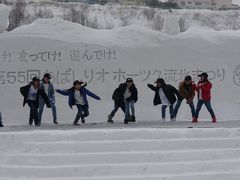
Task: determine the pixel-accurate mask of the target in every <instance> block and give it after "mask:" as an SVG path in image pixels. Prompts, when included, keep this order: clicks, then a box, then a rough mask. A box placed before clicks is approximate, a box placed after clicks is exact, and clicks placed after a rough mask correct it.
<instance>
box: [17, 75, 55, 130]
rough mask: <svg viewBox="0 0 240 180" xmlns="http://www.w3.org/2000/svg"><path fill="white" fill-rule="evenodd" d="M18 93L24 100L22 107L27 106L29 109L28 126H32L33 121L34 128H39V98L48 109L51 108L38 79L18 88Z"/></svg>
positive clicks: (35, 78)
mask: <svg viewBox="0 0 240 180" xmlns="http://www.w3.org/2000/svg"><path fill="white" fill-rule="evenodd" d="M20 93H21V94H22V96H23V98H24V100H23V106H25V105H26V104H28V106H29V107H30V116H29V125H32V124H33V121H34V123H35V126H40V122H39V119H38V108H39V99H40V97H41V98H42V99H43V100H44V102H45V103H46V105H47V107H48V108H50V107H51V105H50V101H49V99H48V96H47V94H46V93H45V92H44V91H43V90H42V89H41V88H40V79H39V78H38V77H34V78H33V79H32V81H31V82H30V83H29V84H28V85H26V86H23V87H21V88H20Z"/></svg>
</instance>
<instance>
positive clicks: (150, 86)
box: [147, 84, 157, 92]
mask: <svg viewBox="0 0 240 180" xmlns="http://www.w3.org/2000/svg"><path fill="white" fill-rule="evenodd" d="M147 86H148V87H149V88H150V89H151V90H153V91H155V92H156V91H157V88H156V87H155V86H154V85H152V84H148V85H147Z"/></svg>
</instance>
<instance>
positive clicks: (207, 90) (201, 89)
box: [192, 73, 217, 123]
mask: <svg viewBox="0 0 240 180" xmlns="http://www.w3.org/2000/svg"><path fill="white" fill-rule="evenodd" d="M198 77H200V81H199V82H198V84H197V87H196V91H197V94H198V103H197V108H196V113H195V117H194V118H193V121H192V122H193V123H197V122H198V115H199V112H200V110H201V108H202V105H203V104H205V106H206V108H207V110H208V111H209V113H210V114H211V116H212V122H213V123H215V122H217V121H216V116H215V114H214V111H213V109H212V106H211V89H212V84H211V83H210V82H209V80H208V74H207V73H202V74H200V75H199V76H198Z"/></svg>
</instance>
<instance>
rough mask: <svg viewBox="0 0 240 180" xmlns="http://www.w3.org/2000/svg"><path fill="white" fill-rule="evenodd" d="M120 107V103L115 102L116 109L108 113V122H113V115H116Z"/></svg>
mask: <svg viewBox="0 0 240 180" xmlns="http://www.w3.org/2000/svg"><path fill="white" fill-rule="evenodd" d="M118 109H119V105H118V104H117V103H116V102H114V109H113V110H112V112H111V113H110V114H109V115H108V122H110V123H113V120H112V119H113V117H114V116H115V114H116V112H117V111H118Z"/></svg>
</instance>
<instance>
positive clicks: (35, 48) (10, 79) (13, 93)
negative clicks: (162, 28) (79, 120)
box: [0, 19, 240, 124]
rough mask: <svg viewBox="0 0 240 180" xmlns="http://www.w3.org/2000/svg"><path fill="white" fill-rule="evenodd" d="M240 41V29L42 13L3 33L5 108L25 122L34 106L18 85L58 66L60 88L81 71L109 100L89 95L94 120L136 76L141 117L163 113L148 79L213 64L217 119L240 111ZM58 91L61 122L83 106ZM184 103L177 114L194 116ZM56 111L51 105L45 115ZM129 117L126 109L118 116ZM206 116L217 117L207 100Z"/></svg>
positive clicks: (171, 79) (11, 120) (0, 102)
mask: <svg viewBox="0 0 240 180" xmlns="http://www.w3.org/2000/svg"><path fill="white" fill-rule="evenodd" d="M239 47H240V31H219V32H218V31H215V30H213V29H211V28H204V27H199V26H198V25H196V26H192V27H191V28H189V29H188V30H187V31H186V32H184V33H180V34H177V35H171V36H169V35H166V34H164V33H161V32H156V31H152V30H149V29H148V28H144V27H142V26H127V27H123V28H115V29H112V30H95V29H90V28H87V27H84V26H81V25H79V24H74V23H70V22H68V21H63V20H61V19H40V20H37V21H35V22H34V23H33V24H30V25H25V26H22V27H20V28H18V29H16V30H14V31H12V32H8V33H3V34H1V35H0V54H1V56H0V83H1V88H0V94H2V96H0V106H1V107H0V109H1V112H2V115H3V117H4V121H5V122H6V123H7V124H26V123H27V117H28V113H29V112H28V108H27V107H26V108H25V109H22V97H21V95H20V93H19V87H21V86H23V85H25V84H27V81H29V80H30V79H31V77H32V76H33V75H35V74H36V75H38V76H40V77H41V76H42V75H43V73H44V72H51V73H52V75H53V82H54V85H55V87H56V88H69V87H71V86H72V82H73V80H74V79H82V80H84V81H86V82H88V88H89V89H90V90H92V91H93V92H95V93H96V94H98V95H99V96H100V97H101V98H102V101H101V102H96V101H94V100H92V99H90V117H89V118H88V119H87V123H88V122H105V121H106V118H107V115H108V114H109V113H110V111H111V110H112V106H113V102H112V100H111V95H112V92H113V90H114V89H115V88H116V87H117V86H118V85H119V83H120V82H124V81H125V79H126V78H127V77H132V78H133V79H134V81H135V83H136V86H137V88H138V89H139V101H138V103H137V105H136V113H137V120H142V121H146V122H147V121H151V120H159V119H160V110H159V108H160V107H153V104H152V100H153V95H154V93H153V92H152V91H151V90H149V89H148V88H147V86H146V85H147V83H153V82H154V81H155V80H156V79H157V78H158V77H163V78H164V79H165V80H166V82H167V83H170V84H173V85H174V86H175V87H177V86H178V83H179V81H181V80H183V79H184V77H185V76H186V75H192V76H193V78H194V81H197V80H198V78H197V75H198V74H200V73H201V72H202V71H207V72H208V73H209V78H210V80H211V81H212V83H213V89H212V93H213V94H212V97H213V100H212V104H213V108H214V110H215V112H216V115H217V118H218V120H235V119H239V117H240V112H239V108H240V100H239V99H238V98H236V94H238V93H239V88H240V80H239V77H240V75H239V69H240V65H239ZM6 92H8V93H6ZM56 99H57V109H58V117H59V122H60V123H72V121H73V119H74V116H75V113H76V112H75V111H72V110H70V109H69V107H68V105H67V98H66V97H63V96H60V95H57V98H56ZM195 103H196V99H195ZM182 105H183V106H182V107H181V109H180V110H179V115H178V120H187V121H190V120H191V115H190V109H189V107H188V106H187V105H186V104H185V102H183V103H182ZM51 119H52V117H51V111H49V110H46V113H45V114H44V117H43V123H44V122H51V121H52V120H51ZM122 119H123V114H122V113H120V112H119V113H118V114H117V116H116V117H115V120H116V121H121V122H122ZM202 120H203V121H204V120H206V121H209V120H210V116H209V114H208V112H207V111H206V110H205V108H204V109H203V111H202V112H201V114H200V121H202Z"/></svg>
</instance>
